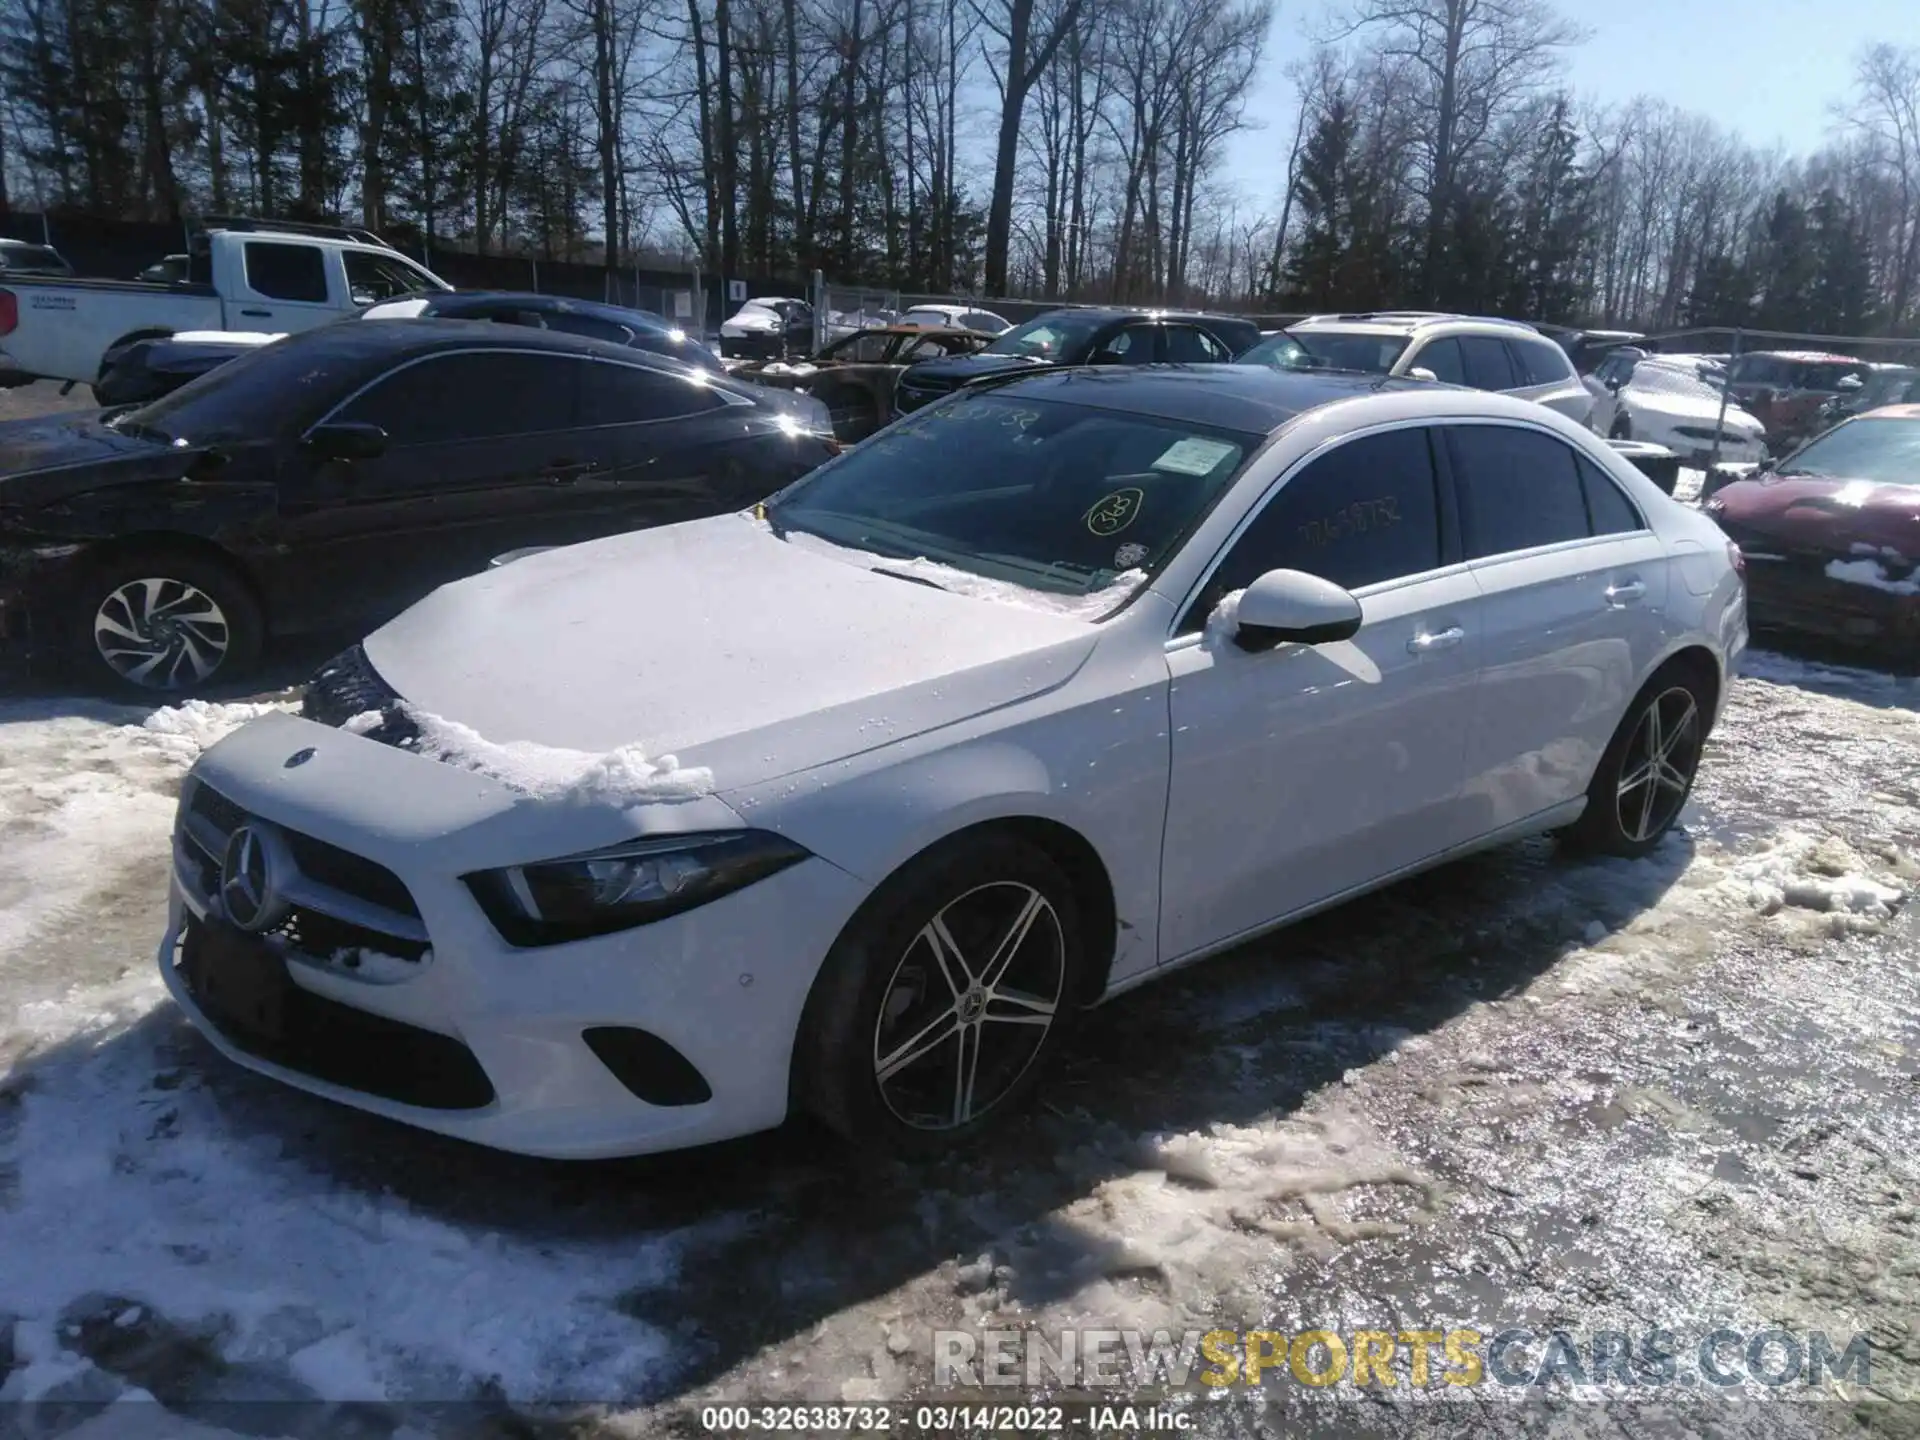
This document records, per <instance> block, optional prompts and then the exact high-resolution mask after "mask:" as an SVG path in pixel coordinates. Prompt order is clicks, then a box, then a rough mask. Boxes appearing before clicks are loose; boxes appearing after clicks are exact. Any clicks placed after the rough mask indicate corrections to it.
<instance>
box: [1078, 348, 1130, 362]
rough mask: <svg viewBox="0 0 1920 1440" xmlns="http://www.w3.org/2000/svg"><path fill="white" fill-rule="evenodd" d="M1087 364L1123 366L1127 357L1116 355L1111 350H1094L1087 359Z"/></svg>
mask: <svg viewBox="0 0 1920 1440" xmlns="http://www.w3.org/2000/svg"><path fill="white" fill-rule="evenodd" d="M1087 363H1088V364H1089V365H1124V364H1126V363H1127V357H1126V356H1124V355H1116V354H1114V353H1113V351H1111V350H1096V351H1095V352H1094V353H1093V354H1091V355H1089V356H1088V357H1087Z"/></svg>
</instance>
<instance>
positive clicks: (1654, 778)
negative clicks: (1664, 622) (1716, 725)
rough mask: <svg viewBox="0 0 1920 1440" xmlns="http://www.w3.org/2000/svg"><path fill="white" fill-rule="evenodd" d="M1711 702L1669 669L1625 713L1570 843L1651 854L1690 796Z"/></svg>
mask: <svg viewBox="0 0 1920 1440" xmlns="http://www.w3.org/2000/svg"><path fill="white" fill-rule="evenodd" d="M1708 705H1709V700H1708V697H1707V695H1706V693H1705V689H1704V687H1703V686H1702V685H1701V683H1700V681H1699V679H1698V678H1697V677H1696V676H1694V675H1693V674H1691V673H1690V672H1688V671H1686V670H1683V669H1679V668H1676V667H1671V666H1670V667H1668V668H1667V669H1665V670H1663V671H1661V672H1660V673H1659V674H1657V675H1655V676H1654V678H1653V679H1652V681H1651V682H1649V683H1648V685H1647V686H1646V688H1645V689H1643V690H1642V691H1641V692H1640V693H1639V695H1637V696H1636V697H1634V702H1633V704H1632V706H1630V707H1629V708H1628V710H1627V714H1626V718H1625V719H1623V720H1622V721H1621V722H1620V728H1619V729H1618V730H1616V731H1615V732H1614V736H1613V739H1612V741H1611V742H1610V743H1609V744H1608V746H1607V749H1606V752H1605V753H1604V754H1603V755H1602V756H1601V757H1600V764H1599V767H1598V768H1597V769H1596V770H1595V771H1594V775H1593V783H1592V784H1591V785H1590V786H1589V787H1588V788H1587V808H1586V810H1585V811H1584V812H1583V813H1582V814H1581V816H1580V818H1579V819H1578V820H1577V821H1575V822H1574V824H1573V825H1572V827H1571V828H1570V829H1568V831H1567V832H1566V839H1567V841H1568V843H1569V844H1571V845H1573V846H1574V847H1575V848H1578V849H1582V850H1589V851H1594V852H1597V853H1600V854H1604V855H1622V856H1627V857H1636V856H1640V855H1645V854H1647V853H1648V852H1650V851H1651V850H1652V849H1653V848H1654V847H1655V846H1656V845H1658V844H1659V843H1660V841H1661V840H1662V839H1663V838H1664V837H1665V835H1666V833H1667V831H1669V830H1671V829H1672V828H1673V825H1674V822H1675V821H1676V820H1678V819H1679V818H1680V811H1681V810H1682V809H1683V808H1684V807H1685V805H1686V803H1687V797H1688V796H1690V795H1691V794H1692V793H1693V781H1694V777H1695V776H1696V775H1697V774H1698V773H1699V769H1700V755H1701V751H1702V750H1703V749H1704V748H1705V745H1706V738H1707V715H1708Z"/></svg>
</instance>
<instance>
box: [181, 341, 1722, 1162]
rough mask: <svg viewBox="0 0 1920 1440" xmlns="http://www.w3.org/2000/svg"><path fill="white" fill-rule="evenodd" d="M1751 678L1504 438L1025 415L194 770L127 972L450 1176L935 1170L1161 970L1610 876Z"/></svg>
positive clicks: (1235, 370) (1444, 392)
mask: <svg viewBox="0 0 1920 1440" xmlns="http://www.w3.org/2000/svg"><path fill="white" fill-rule="evenodd" d="M661 483H663V484H665V483H669V482H668V481H666V480H665V479H663V480H662V481H661ZM1745 643H1746V618H1745V598H1744V590H1743V585H1742V581H1741V577H1740V558H1739V554H1738V551H1736V550H1735V549H1734V548H1733V547H1732V546H1731V545H1729V543H1728V542H1727V540H1726V538H1725V536H1723V535H1722V534H1721V533H1720V531H1719V530H1718V529H1716V528H1715V527H1714V525H1713V523H1712V522H1711V521H1710V520H1708V519H1707V518H1706V517H1704V516H1702V515H1700V514H1697V513H1695V512H1693V511H1691V510H1688V509H1686V508H1684V507H1682V506H1680V505H1678V504H1676V503H1675V502H1673V501H1672V500H1670V499H1669V498H1667V497H1666V496H1665V495H1663V494H1661V493H1660V491H1659V490H1658V489H1657V488H1656V487H1655V486H1654V485H1653V484H1652V483H1651V482H1650V481H1648V480H1647V479H1646V478H1645V477H1643V476H1642V475H1641V474H1640V473H1639V472H1638V471H1636V470H1635V469H1634V468H1633V467H1632V466H1631V465H1629V464H1628V463H1627V462H1626V461H1624V460H1622V459H1620V458H1619V457H1618V456H1617V455H1615V454H1613V453H1612V452H1611V451H1610V450H1609V448H1608V447H1607V446H1606V444H1605V443H1604V442H1603V441H1601V440H1599V439H1598V438H1596V437H1595V436H1593V435H1592V434H1591V433H1589V432H1588V431H1586V430H1585V429H1583V428H1582V427H1580V426H1577V425H1575V424H1573V423H1572V422H1571V421H1569V420H1566V419H1564V418H1562V417H1561V416H1559V415H1557V414H1555V413H1553V412H1551V411H1549V410H1546V409H1543V408H1542V407H1540V406H1538V405H1534V404H1531V403H1529V402H1527V401H1523V400H1514V399H1508V398H1504V397H1502V396H1498V395H1491V394H1486V393H1481V392H1475V391H1470V390H1459V389H1452V388H1448V387H1441V386H1435V385H1432V384H1423V383H1419V382H1410V381H1401V380H1394V379H1388V378H1384V377H1377V376H1367V375H1342V374H1335V373H1329V372H1299V373H1277V372H1272V371H1268V370H1264V369H1255V368H1252V367H1234V366H1209V367H1196V368H1194V369H1191V370H1186V369H1178V368H1174V369H1164V368H1159V369H1157V368H1142V369H1133V368H1128V369H1119V368H1112V369H1092V370H1058V371H1047V372H1044V373H1039V374H1034V375H1028V376H1023V377H1020V378H1017V379H1014V380H1012V381H1011V382H1010V383H1005V384H999V385H996V386H992V387H990V388H985V389H972V390H968V391H965V392H962V393H960V394H958V395H955V396H954V397H952V398H950V399H948V400H946V401H944V402H942V403H940V404H938V405H935V406H933V407H930V408H928V409H927V410H925V411H923V412H921V413H919V414H916V415H914V416H912V417H910V418H909V419H907V420H905V421H903V422H901V423H898V424H895V425H893V426H891V427H889V428H887V429H886V430H884V431H882V432H880V433H879V434H877V435H875V436H874V437H873V438H871V439H869V440H867V441H866V442H864V443H862V444H860V445H858V446H855V447H853V448H852V449H850V450H848V451H847V452H846V453H844V454H843V455H840V456H839V457H837V458H835V459H834V460H832V461H829V462H828V463H827V464H826V465H824V466H822V467H821V468H820V469H818V470H816V471H814V472H813V473H812V474H810V475H809V476H807V477H806V478H804V479H803V480H801V481H799V482H798V483H796V484H795V485H793V486H791V487H789V488H788V489H787V490H785V491H783V492H781V493H780V494H779V495H777V496H775V497H773V498H772V499H771V500H769V501H768V502H766V504H765V505H764V506H762V507H759V508H758V509H757V510H756V511H755V512H754V513H751V514H739V515H728V516H723V517H720V518H717V519H707V520H699V521H695V522H692V523H689V524H683V525H677V526H671V527H667V528H663V529H656V530H649V531H645V532H642V533H637V534H630V535H623V536H619V537H615V538H612V539H605V540H598V541H595V542H593V543H590V544H585V545H577V546H571V547H568V548H565V549H558V550H550V551H546V552H544V553H540V554H534V555H530V556H527V557H525V558H521V559H517V560H514V561H513V562H512V563H509V564H505V565H502V566H499V567H497V568H494V569H491V570H488V571H487V572H485V573H484V574H481V575H477V576H474V577H473V578H471V579H468V580H463V581H460V582H458V583H456V584H452V585H449V586H447V587H445V588H443V589H441V590H440V591H438V592H436V593H435V594H434V595H432V596H431V597H429V598H428V599H427V600H425V601H423V602H422V603H421V604H419V605H418V606H416V607H415V608H414V609H412V610H410V611H408V612H407V613H406V614H404V615H403V616H401V617H400V618H399V619H398V620H396V621H394V622H393V623H392V624H390V625H388V626H386V627H385V628H384V629H381V630H379V631H376V632H375V633H374V634H373V635H371V636H370V637H369V638H368V639H367V640H366V641H365V643H364V644H363V645H361V646H357V647H355V648H354V649H352V650H350V651H348V652H347V653H346V654H344V655H342V656H340V657H338V658H337V659H336V660H334V661H332V662H330V663H329V664H328V665H327V666H326V667H324V668H323V669H322V671H321V672H320V674H319V675H318V676H317V677H316V678H315V680H314V682H313V684H312V685H311V686H310V687H309V689H308V692H307V696H306V700H305V709H304V713H303V715H302V716H299V717H296V716H294V715H290V714H286V715H276V716H269V717H267V718H264V719H261V720H257V721H255V722H253V723H252V724H250V725H248V726H246V727H245V728H244V729H242V730H240V731H238V732H237V733H235V734H234V735H232V736H231V737H229V738H228V739H226V740H224V741H223V742H221V743H220V744H218V745H216V746H214V747H213V748H212V749H210V750H208V751H207V752H206V753H205V754H204V755H203V756H202V757H201V759H200V761H199V763H198V764H197V765H196V766H195V767H194V770H193V772H192V775H191V777H190V778H189V780H188V782H187V784H186V786H185V790H184V793H183V795H182V797H181V802H180V811H179V821H178V827H177V832H176V839H175V852H174V883H173V894H172V905H171V914H170V921H169V927H168V931H167V934H166V937H165V939H164V941H163V942H162V944H161V946H160V951H159V963H160V969H161V973H162V974H163V975H164V977H165V979H166V983H167V985H168V986H169V987H170V989H171V991H172V994H173V996H174V997H175V999H176V1000H177V1001H178V1002H179V1004H180V1005H181V1007H182V1008H183V1009H184V1010H185V1011H186V1012H187V1014H188V1015H189V1016H191V1017H192V1019H193V1021H194V1022H195V1024H197V1025H198V1026H199V1027H200V1028H201V1029H202V1030H203V1031H204V1032H205V1034H206V1035H207V1036H208V1038H209V1039H210V1040H211V1041H212V1042H213V1044H214V1045H215V1046H217V1047H218V1048H219V1049H220V1050H222V1051H223V1052H225V1053H226V1054H227V1055H228V1056H230V1057H231V1058H233V1059H234V1060H236V1061H238V1062H240V1063H241V1064H244V1065H247V1066H250V1067H252V1068H254V1069H256V1070H259V1071H261V1072H263V1073H265V1074H268V1075H272V1076H274V1077H276V1078H278V1079H280V1080H283V1081H285V1082H287V1083H288V1084H291V1085H296V1086H299V1087H301V1088H303V1089H306V1090H310V1091H313V1092H315V1093H318V1094H321V1095H325V1096H330V1097H332V1098H334V1099H336V1100H339V1101H342V1102H345V1103H347V1104H350V1105H356V1106H360V1107H362V1108H364V1109H367V1110H371V1111H376V1112H378V1113H380V1114H383V1115H388V1116H391V1117H394V1118H396V1119H399V1120H403V1121H407V1122H409V1123H412V1124H415V1125H419V1126H423V1127H425V1128H428V1129H431V1130H436V1131H441V1132H444V1133H446V1134H449V1135H456V1136H462V1137H465V1138H467V1139H470V1140H473V1141H477V1142H480V1143H482V1144H486V1145H492V1146H498V1147H501V1148H504V1149H508V1150H515V1151H522V1152H527V1153H532V1154H538V1155H549V1156H580V1157H585V1156H603V1155H615V1154H629V1153H637V1152H643V1151H652V1150H661V1149H667V1148H671V1147H675V1146H683V1145H690V1144H694V1143H698V1142H704V1141H710V1140H716V1139H720V1138H722V1137H726V1136H735V1135H740V1134H743V1133H747V1132H750V1131H755V1130H759V1129H762V1128H766V1127H770V1126H774V1125H777V1124H778V1123H780V1122H781V1121H782V1119H783V1118H785V1117H786V1116H787V1115H788V1114H789V1113H790V1112H791V1111H806V1112H810V1113H811V1114H813V1115H815V1116H818V1117H819V1118H821V1119H823V1120H824V1121H826V1122H827V1123H828V1124H830V1125H831V1126H833V1127H836V1128H837V1129H839V1130H840V1131H842V1132H844V1133H845V1134H847V1135H849V1136H852V1137H855V1138H857V1139H859V1140H860V1141H862V1142H864V1143H871V1144H875V1145H880V1146H891V1147H894V1148H899V1149H907V1150H912V1149H915V1148H927V1147H937V1146H940V1145H943V1144H947V1143H951V1142H954V1141H956V1140H959V1139H961V1138H963V1137H965V1136H967V1135H968V1134H970V1133H971V1132H973V1131H975V1130H977V1129H978V1128H979V1127H980V1126H982V1125H983V1124H985V1123H987V1122H989V1121H991V1120H992V1119H994V1118H995V1117H996V1116H998V1115H1000V1114H1001V1113H1003V1112H1005V1111H1006V1110H1008V1109H1009V1108H1010V1107H1012V1106H1013V1105H1015V1104H1016V1103H1017V1102H1018V1101H1019V1100H1020V1099H1021V1098H1022V1096H1023V1095H1024V1094H1025V1093H1026V1092H1028V1091H1030V1090H1031V1089H1032V1087H1033V1086H1034V1085H1035V1084H1036V1083H1037V1082H1038V1081H1039V1080H1040V1078H1041V1076H1042V1075H1043V1074H1044V1070H1045V1064H1046V1061H1047V1060H1048V1058H1049V1056H1050V1054H1051V1052H1052V1051H1053V1050H1054V1049H1055V1047H1056V1046H1057V1044H1058V1043H1059V1041H1060V1038H1061V1035H1062V1033H1063V1030H1064V1028H1065V1027H1066V1026H1067V1025H1068V1024H1069V1023H1070V1022H1071V1020H1072V1018H1073V1016H1074V1014H1075V1012H1076V1011H1078V1010H1080V1009H1082V1008H1084V1007H1086V1006H1088V1005H1091V1004H1093V1003H1094V1002H1096V1001H1098V1000H1100V999H1102V998H1104V997H1107V996H1111V995H1114V994H1116V993H1118V992H1120V991H1124V990H1127V989H1129V988H1131V987H1133V986H1136V985H1139V984H1140V983H1142V982H1144V981H1146V980H1149V979H1152V978H1153V977H1154V976H1156V975H1161V974H1164V973H1166V972H1167V971H1169V970H1170V969H1172V968H1173V967H1175V966H1177V965H1181V964H1184V963H1185V962H1187V961H1191V960H1196V959H1199V958H1201V957H1203V956H1206V955H1209V954H1211V953H1213V952H1216V951H1219V950H1221V949H1223V948H1225V947H1228V946H1231V945H1234V944H1235V943H1237V942H1239V941H1242V940H1245V939H1246V938H1248V937H1249V936H1252V935H1256V934H1258V933H1260V932H1262V931H1265V930H1269V929H1271V928H1273V927H1275V926H1278V925H1282V924H1284V923H1286V922H1287V921H1289V920H1293V919H1295V918H1297V917H1299V916H1302V915H1305V914H1307V913H1308V912H1310V911H1313V910H1317V909H1320V908H1322V907H1325V906H1328V905H1332V904H1335V903H1336V902H1339V901H1341V900H1343V899H1346V898H1347V897H1350V896H1353V895H1357V894H1359V893H1361V892H1363V891H1365V890H1368V889H1370V888H1373V887H1376V886H1380V885H1384V884H1387V883H1389V882H1391V881H1393V880H1395V879H1397V878H1399V877H1401V876H1405V875H1408V874H1410V873H1412V872H1414V871H1416V870H1420V869H1422V868H1424V867H1427V866H1431V865H1434V864H1436V863H1439V862H1441V861H1444V860H1447V859H1449V858H1451V857H1454V856H1458V855H1461V854H1463V853H1465V852H1467V851H1470V850H1473V849H1476V848H1479V847H1484V846H1488V845H1495V844H1499V843H1502V842H1505V841H1509V840H1513V839H1516V838H1518V837H1521V836H1526V835H1531V834H1535V833H1538V832H1546V831H1555V832H1560V833H1561V834H1562V835H1563V836H1564V837H1565V838H1566V839H1567V841H1568V842H1569V843H1570V844H1573V845H1577V846H1580V847H1584V848H1587V849H1589V850H1597V851H1601V852H1607V853H1611V854H1614V855H1622V856H1636V855H1640V854H1643V853H1645V852H1646V851H1648V850H1650V849H1651V848H1652V847H1653V846H1655V845H1656V844H1658V843H1659V842H1660V840H1661V838H1662V836H1663V835H1664V834H1665V833H1666V831H1667V830H1668V828H1669V827H1670V826H1671V825H1672V824H1673V823H1674V820H1675V817H1676V816H1677V815H1678V814H1679V812H1680V810H1681V807H1682V805H1683V804H1684V802H1685V801H1686V799H1687V795H1688V792H1689V789H1690V787H1691V786H1692V784H1693V780H1694V774H1695V770H1696V767H1697V766H1698V764H1699V761H1700V756H1701V749H1702V745H1703V743H1704V742H1705V740H1706V738H1707V735H1708V733H1709V731H1710V730H1711V728H1712V726H1713V723H1714V721H1715V719H1716V718H1717V716H1718V713H1719V711H1720V707H1721V700H1722V697H1723V695H1724V694H1725V691H1726V686H1727V684H1728V680H1729V676H1730V674H1731V673H1732V672H1733V669H1734V666H1735V664H1736V661H1737V659H1738V656H1739V654H1740V651H1741V650H1742V648H1743V646H1744V645H1745Z"/></svg>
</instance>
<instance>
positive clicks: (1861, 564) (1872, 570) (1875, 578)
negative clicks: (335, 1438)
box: [1826, 560, 1920, 595]
mask: <svg viewBox="0 0 1920 1440" xmlns="http://www.w3.org/2000/svg"><path fill="white" fill-rule="evenodd" d="M1826 574H1827V578H1828V579H1829V580H1838V581H1840V582H1841V583H1842V584H1844V585H1865V586H1867V587H1868V588H1869V589H1872V590H1884V591H1886V592H1887V593H1888V594H1889V595H1920V578H1915V576H1913V575H1909V576H1908V577H1907V578H1906V579H1904V580H1894V579H1891V578H1890V577H1889V576H1888V575H1887V566H1886V563H1885V562H1884V561H1882V560H1829V561H1828V562H1827V570H1826Z"/></svg>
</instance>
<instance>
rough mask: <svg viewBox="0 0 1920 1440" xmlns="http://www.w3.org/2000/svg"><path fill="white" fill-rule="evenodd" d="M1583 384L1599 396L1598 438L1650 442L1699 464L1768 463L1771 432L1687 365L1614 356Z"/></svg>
mask: <svg viewBox="0 0 1920 1440" xmlns="http://www.w3.org/2000/svg"><path fill="white" fill-rule="evenodd" d="M1585 384H1586V387H1587V389H1588V390H1589V391H1590V392H1591V393H1592V395H1593V415H1592V417H1591V419H1590V420H1589V422H1588V423H1589V424H1591V425H1592V426H1593V429H1594V432H1595V433H1596V434H1600V435H1606V436H1609V437H1610V438H1612V439H1615V440H1646V441H1650V442H1652V443H1653V444H1655V445H1662V446H1665V447H1666V448H1667V449H1669V450H1671V451H1673V452H1674V453H1675V454H1676V455H1678V456H1680V458H1681V460H1682V462H1683V463H1685V464H1688V465H1693V466H1704V465H1707V464H1708V463H1710V462H1711V463H1718V462H1719V461H1726V462H1728V463H1732V464H1743V463H1755V462H1758V461H1760V460H1762V459H1764V458H1765V457H1766V454H1767V428H1766V426H1764V425H1762V424H1761V423H1760V421H1759V419H1758V417H1756V416H1753V415H1750V414H1748V413H1747V411H1746V410H1745V409H1743V408H1742V407H1741V406H1740V405H1739V404H1737V403H1736V402H1735V401H1733V400H1732V398H1731V397H1728V396H1725V395H1724V394H1723V392H1722V391H1720V390H1717V389H1715V388H1714V386H1713V385H1712V384H1711V383H1709V382H1708V381H1706V380H1704V379H1702V378H1701V377H1700V372H1699V370H1698V369H1697V368H1696V367H1695V366H1694V365H1693V364H1691V363H1690V362H1689V361H1687V360H1685V359H1682V358H1680V357H1674V358H1672V359H1669V358H1667V357H1665V356H1656V355H1636V354H1635V353H1633V352H1629V351H1616V352H1615V353H1614V354H1612V355H1610V356H1608V357H1607V358H1606V360H1604V361H1603V362H1602V363H1601V365H1600V368H1599V369H1597V370H1595V371H1594V372H1593V374H1592V375H1590V376H1588V377H1587V378H1586V381H1585ZM1716 436H1718V440H1717V442H1716V439H1715V437H1716Z"/></svg>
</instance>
